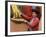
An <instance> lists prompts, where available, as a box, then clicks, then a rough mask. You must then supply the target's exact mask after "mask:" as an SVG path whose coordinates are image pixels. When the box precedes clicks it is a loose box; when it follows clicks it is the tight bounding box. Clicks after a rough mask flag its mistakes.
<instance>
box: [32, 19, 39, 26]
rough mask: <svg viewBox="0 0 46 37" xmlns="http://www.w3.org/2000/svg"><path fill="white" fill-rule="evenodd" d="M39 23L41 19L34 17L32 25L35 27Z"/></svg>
mask: <svg viewBox="0 0 46 37" xmlns="http://www.w3.org/2000/svg"><path fill="white" fill-rule="evenodd" d="M38 23H39V19H38V18H36V19H34V21H33V22H32V24H31V26H32V27H34V26H36V25H37V24H38Z"/></svg>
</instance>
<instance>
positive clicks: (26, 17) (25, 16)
mask: <svg viewBox="0 0 46 37" xmlns="http://www.w3.org/2000/svg"><path fill="white" fill-rule="evenodd" d="M22 17H23V18H24V19H27V20H30V19H31V18H32V17H28V16H27V15H24V14H22Z"/></svg>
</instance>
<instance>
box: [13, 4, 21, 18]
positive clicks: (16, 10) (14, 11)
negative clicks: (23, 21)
mask: <svg viewBox="0 0 46 37" xmlns="http://www.w3.org/2000/svg"><path fill="white" fill-rule="evenodd" d="M12 10H13V13H14V14H15V17H21V16H20V14H21V12H20V10H19V9H18V7H17V6H16V5H15V4H13V5H12Z"/></svg>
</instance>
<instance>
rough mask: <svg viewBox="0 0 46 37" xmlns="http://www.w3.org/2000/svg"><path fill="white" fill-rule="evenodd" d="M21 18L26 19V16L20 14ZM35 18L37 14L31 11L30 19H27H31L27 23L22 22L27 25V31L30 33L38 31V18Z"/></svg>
mask: <svg viewBox="0 0 46 37" xmlns="http://www.w3.org/2000/svg"><path fill="white" fill-rule="evenodd" d="M22 16H23V17H24V18H25V17H27V18H28V16H26V15H24V14H22ZM37 16H38V13H37V12H36V11H35V10H33V11H32V17H29V18H31V19H30V20H29V21H27V20H26V21H24V22H26V23H27V26H28V30H30V31H37V30H39V18H38V17H37Z"/></svg>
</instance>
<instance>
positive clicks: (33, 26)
mask: <svg viewBox="0 0 46 37" xmlns="http://www.w3.org/2000/svg"><path fill="white" fill-rule="evenodd" d="M28 28H29V29H32V30H33V31H35V30H38V29H39V19H38V18H35V19H34V21H33V22H32V24H31V25H28Z"/></svg>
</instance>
